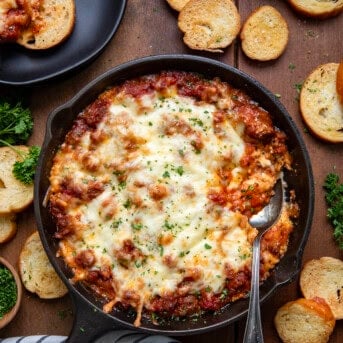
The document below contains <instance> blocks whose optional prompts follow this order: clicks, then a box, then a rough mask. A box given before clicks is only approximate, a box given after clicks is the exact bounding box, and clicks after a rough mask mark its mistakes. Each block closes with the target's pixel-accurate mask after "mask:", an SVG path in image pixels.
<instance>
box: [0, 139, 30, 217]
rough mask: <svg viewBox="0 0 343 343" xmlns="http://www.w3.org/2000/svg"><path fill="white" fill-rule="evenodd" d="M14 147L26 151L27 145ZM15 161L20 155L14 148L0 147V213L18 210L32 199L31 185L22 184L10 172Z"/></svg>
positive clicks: (27, 204)
mask: <svg viewBox="0 0 343 343" xmlns="http://www.w3.org/2000/svg"><path fill="white" fill-rule="evenodd" d="M15 148H16V149H19V150H22V151H25V152H27V151H28V147H26V146H23V145H20V146H16V147H15ZM16 161H20V156H19V155H18V154H17V153H16V152H15V151H14V150H12V149H11V148H8V147H1V148H0V183H1V185H0V215H4V214H10V213H16V212H20V211H22V210H24V209H25V208H26V207H27V206H29V205H30V204H31V203H32V200H33V185H25V184H23V183H22V182H20V181H18V180H17V179H16V178H15V177H14V176H13V174H12V170H13V164H14V163H15V162H16Z"/></svg>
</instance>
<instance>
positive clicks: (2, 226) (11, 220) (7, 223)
mask: <svg viewBox="0 0 343 343" xmlns="http://www.w3.org/2000/svg"><path fill="white" fill-rule="evenodd" d="M16 232H17V223H16V216H15V215H13V214H8V215H3V216H0V244H1V243H6V242H8V241H9V240H11V239H12V238H13V237H14V235H15V234H16Z"/></svg>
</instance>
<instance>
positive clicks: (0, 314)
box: [0, 257, 22, 329]
mask: <svg viewBox="0 0 343 343" xmlns="http://www.w3.org/2000/svg"><path fill="white" fill-rule="evenodd" d="M21 297H22V285H21V281H20V278H19V276H18V273H17V272H16V270H15V269H14V268H13V266H12V265H11V264H10V263H9V262H8V261H7V260H5V259H4V258H3V257H0V329H1V328H3V327H4V326H6V325H7V324H8V323H9V322H10V321H11V320H12V319H13V318H14V317H15V315H16V314H17V312H18V310H19V307H20V303H21Z"/></svg>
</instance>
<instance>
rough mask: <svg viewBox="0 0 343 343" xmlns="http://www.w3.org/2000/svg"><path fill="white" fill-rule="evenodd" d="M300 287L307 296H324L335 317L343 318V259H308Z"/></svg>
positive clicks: (301, 276)
mask: <svg viewBox="0 0 343 343" xmlns="http://www.w3.org/2000/svg"><path fill="white" fill-rule="evenodd" d="M300 288H301V291H302V293H303V295H304V297H305V298H308V299H310V298H313V297H320V298H323V299H324V300H325V301H326V303H327V304H328V305H329V306H330V308H331V311H332V313H333V315H334V317H335V319H343V261H341V260H339V259H337V258H333V257H321V258H320V259H318V260H310V261H308V262H307V263H306V264H305V266H304V268H303V269H302V271H301V274H300Z"/></svg>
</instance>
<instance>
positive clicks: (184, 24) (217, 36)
mask: <svg viewBox="0 0 343 343" xmlns="http://www.w3.org/2000/svg"><path fill="white" fill-rule="evenodd" d="M178 26H179V29H180V30H181V31H182V32H183V33H184V37H183V40H184V42H185V44H186V45H187V46H188V47H190V48H191V49H195V50H205V51H210V52H223V51H222V49H223V48H226V47H227V46H229V45H230V44H231V43H232V42H233V40H234V39H235V38H236V37H237V35H238V33H239V30H240V26H241V24H240V15H239V13H238V10H237V7H236V5H235V3H234V2H233V1H231V0H190V1H189V2H187V4H186V5H185V6H184V7H183V8H182V10H181V11H180V13H179V17H178Z"/></svg>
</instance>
